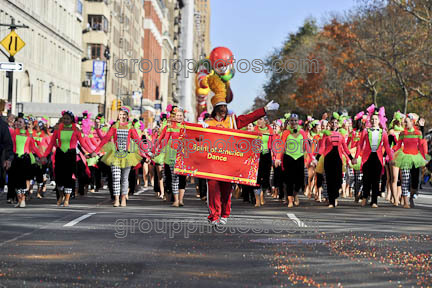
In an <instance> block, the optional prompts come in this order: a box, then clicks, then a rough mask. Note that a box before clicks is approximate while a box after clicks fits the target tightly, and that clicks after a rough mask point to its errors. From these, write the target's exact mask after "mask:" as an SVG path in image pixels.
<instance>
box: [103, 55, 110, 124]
mask: <svg viewBox="0 0 432 288" xmlns="http://www.w3.org/2000/svg"><path fill="white" fill-rule="evenodd" d="M104 56H105V59H106V61H105V91H104V92H105V93H104V113H103V114H104V116H105V117H106V116H107V88H108V60H109V59H110V58H111V54H110V50H109V46H107V47H106V48H105V52H104Z"/></svg>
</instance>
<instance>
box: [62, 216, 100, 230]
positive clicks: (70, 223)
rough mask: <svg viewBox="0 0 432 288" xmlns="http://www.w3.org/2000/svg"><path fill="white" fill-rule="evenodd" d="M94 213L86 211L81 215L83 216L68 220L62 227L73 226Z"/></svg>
mask: <svg viewBox="0 0 432 288" xmlns="http://www.w3.org/2000/svg"><path fill="white" fill-rule="evenodd" d="M94 214H96V213H87V214H85V215H83V216H81V217H78V218H76V219H75V220H72V221H70V222H69V223H67V224H65V225H63V227H71V226H74V225H75V224H77V223H79V222H81V221H82V220H84V219H87V218H88V217H90V216H92V215H94Z"/></svg>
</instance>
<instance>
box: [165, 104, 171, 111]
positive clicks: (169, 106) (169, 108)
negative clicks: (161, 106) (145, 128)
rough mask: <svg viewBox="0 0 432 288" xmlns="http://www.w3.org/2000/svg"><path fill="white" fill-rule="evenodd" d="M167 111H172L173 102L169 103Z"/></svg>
mask: <svg viewBox="0 0 432 288" xmlns="http://www.w3.org/2000/svg"><path fill="white" fill-rule="evenodd" d="M166 111H167V112H171V111H172V105H171V104H169V105H168V106H167V107H166Z"/></svg>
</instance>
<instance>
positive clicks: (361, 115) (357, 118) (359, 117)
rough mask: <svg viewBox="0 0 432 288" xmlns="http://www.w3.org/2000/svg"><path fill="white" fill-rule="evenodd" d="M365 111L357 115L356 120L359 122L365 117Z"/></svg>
mask: <svg viewBox="0 0 432 288" xmlns="http://www.w3.org/2000/svg"><path fill="white" fill-rule="evenodd" d="M364 114H365V113H364V111H360V112H359V113H357V115H356V116H355V117H354V120H359V119H361V118H363V115H364Z"/></svg>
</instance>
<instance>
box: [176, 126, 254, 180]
mask: <svg viewBox="0 0 432 288" xmlns="http://www.w3.org/2000/svg"><path fill="white" fill-rule="evenodd" d="M178 140H179V141H178V142H177V143H176V144H173V146H172V148H174V149H176V150H177V156H176V164H175V168H174V173H176V174H181V175H190V176H194V177H198V178H206V179H213V180H218V181H224V182H231V183H239V184H245V185H252V186H257V185H256V181H257V174H258V166H259V156H260V149H261V136H260V135H259V134H258V133H256V132H248V131H242V130H233V129H226V128H216V127H208V128H203V127H202V126H201V125H199V124H193V123H186V124H185V125H184V129H182V130H181V135H180V138H179V139H178ZM176 145H177V146H176Z"/></svg>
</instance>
